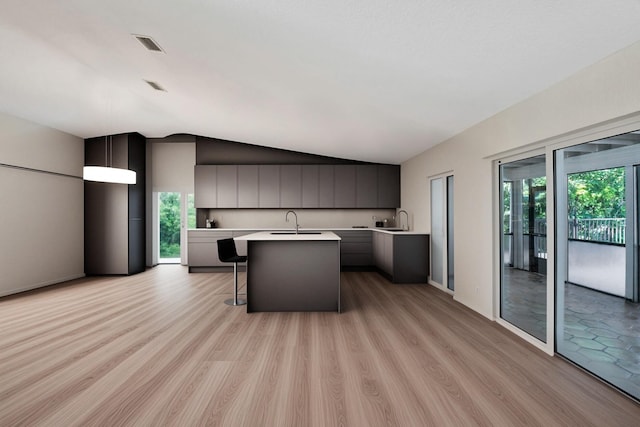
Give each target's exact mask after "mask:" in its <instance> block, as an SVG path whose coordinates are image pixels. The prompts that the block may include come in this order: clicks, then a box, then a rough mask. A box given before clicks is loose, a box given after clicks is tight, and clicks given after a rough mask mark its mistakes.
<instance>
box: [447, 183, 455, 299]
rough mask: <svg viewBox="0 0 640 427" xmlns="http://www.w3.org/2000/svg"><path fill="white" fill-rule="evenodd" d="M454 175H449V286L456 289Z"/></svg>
mask: <svg viewBox="0 0 640 427" xmlns="http://www.w3.org/2000/svg"><path fill="white" fill-rule="evenodd" d="M453 255H454V250H453V175H449V176H448V177H447V288H448V289H449V290H450V291H453V290H454V277H453Z"/></svg>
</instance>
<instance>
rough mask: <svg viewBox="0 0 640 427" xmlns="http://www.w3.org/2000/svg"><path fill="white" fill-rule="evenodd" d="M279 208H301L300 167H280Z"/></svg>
mask: <svg viewBox="0 0 640 427" xmlns="http://www.w3.org/2000/svg"><path fill="white" fill-rule="evenodd" d="M280 207H281V208H299V207H302V166H301V165H281V166H280Z"/></svg>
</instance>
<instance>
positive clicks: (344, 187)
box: [195, 164, 400, 209]
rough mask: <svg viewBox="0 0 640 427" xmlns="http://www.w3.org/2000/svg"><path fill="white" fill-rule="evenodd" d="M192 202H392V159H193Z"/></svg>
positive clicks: (396, 189)
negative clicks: (321, 162)
mask: <svg viewBox="0 0 640 427" xmlns="http://www.w3.org/2000/svg"><path fill="white" fill-rule="evenodd" d="M195 204H196V208H287V209H293V208H325V209H326V208H329V209H330V208H344V209H353V208H368V209H376V208H387V209H392V208H397V207H399V206H400V167H399V166H395V165H360V164H359V165H196V167H195Z"/></svg>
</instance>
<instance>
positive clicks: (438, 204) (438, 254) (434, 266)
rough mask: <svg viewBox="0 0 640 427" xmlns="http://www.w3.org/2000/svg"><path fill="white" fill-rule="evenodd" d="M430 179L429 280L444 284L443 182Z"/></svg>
mask: <svg viewBox="0 0 640 427" xmlns="http://www.w3.org/2000/svg"><path fill="white" fill-rule="evenodd" d="M443 181H444V180H443V178H434V179H432V180H431V281H432V282H434V283H436V284H438V285H442V284H444V250H445V247H444V239H445V235H444V231H445V230H444V224H445V223H444V220H445V218H444V183H443Z"/></svg>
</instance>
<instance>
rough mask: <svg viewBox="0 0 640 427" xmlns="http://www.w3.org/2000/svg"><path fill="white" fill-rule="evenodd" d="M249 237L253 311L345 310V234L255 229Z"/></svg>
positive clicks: (249, 294) (249, 304)
mask: <svg viewBox="0 0 640 427" xmlns="http://www.w3.org/2000/svg"><path fill="white" fill-rule="evenodd" d="M236 239H237V240H246V241H247V256H248V261H247V312H259V311H336V312H340V238H339V237H338V236H336V235H335V234H334V233H331V232H321V233H317V234H284V235H283V234H271V233H269V232H263V233H254V234H250V235H247V236H241V237H237V238H236Z"/></svg>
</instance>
